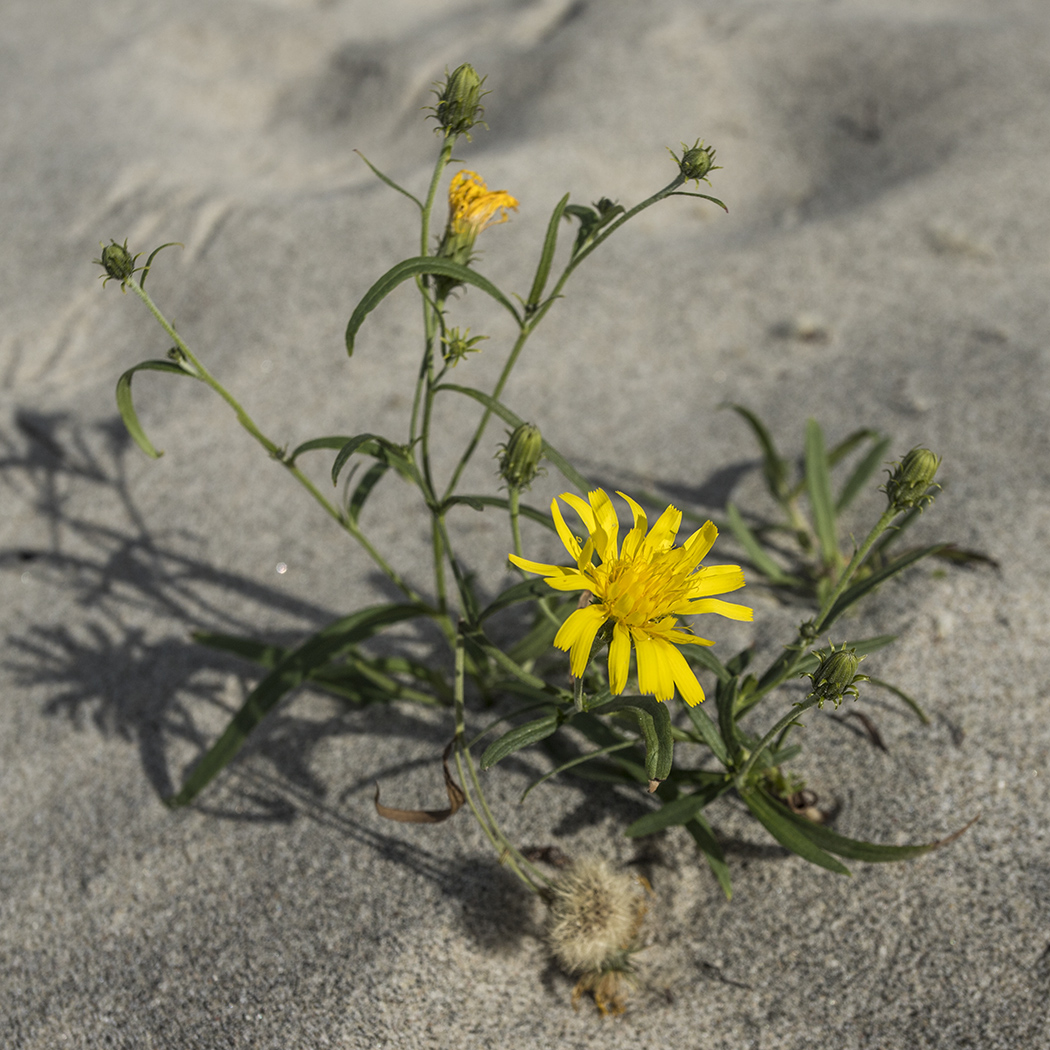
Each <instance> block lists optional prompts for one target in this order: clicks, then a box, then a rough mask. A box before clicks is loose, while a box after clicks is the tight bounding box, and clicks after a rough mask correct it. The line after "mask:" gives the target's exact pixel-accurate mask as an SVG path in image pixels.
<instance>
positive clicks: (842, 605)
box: [823, 543, 948, 630]
mask: <svg viewBox="0 0 1050 1050" xmlns="http://www.w3.org/2000/svg"><path fill="white" fill-rule="evenodd" d="M946 546H948V545H947V544H946V543H934V544H932V545H931V546H929V547H919V548H917V549H916V550H913V551H908V552H907V553H906V554H902V555H901V556H900V557H899V558H895V559H894V560H893V561H891V562H890V563H889V564H888V565H884V566H883V567H882V568H881V569H879V570H878V571H877V572H873V573H872V574H871V575H870V576H867V577H865V579H863V580H861V581H860V582H859V583H855V584H854V585H853V586H852V587H848V588H847V589H846V590H845V591H843V593H842V595H841V596H840V597H839V600H838V601H837V602H835V604H834V605H833V606H832V607H831V612H830V613H828V617H827V619H826V620H825V621H824V625H823V626H824V629H825V630H827V628H829V627H830V626H831V625H832V624H833V623H834V622H835V621H836V620H837V619H838V618H839V617H840V616H841V615H842V614H843V613H844V612H845V611H846V610H847V609H848V608H849V607H850V606H851V605H853V604H854V603H855V602H857V601H859V600H860V599H861V598H863V597H864V595H865V594H868V593H869V592H870V591H873V590H874V589H875V588H876V587H878V586H879V584H880V583H883V582H885V581H886V580H888V579H889V578H890V577H891V576H893V575H895V574H896V573H898V572H901V571H902V570H903V569H906V568H908V566H909V565H914V564H915V563H916V562H917V561H921V560H922V559H923V558H925V557H927V556H928V555H930V554H937V553H938V552H939V551H942V550H944V548H945V547H946Z"/></svg>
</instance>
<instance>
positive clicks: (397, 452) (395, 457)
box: [332, 434, 416, 485]
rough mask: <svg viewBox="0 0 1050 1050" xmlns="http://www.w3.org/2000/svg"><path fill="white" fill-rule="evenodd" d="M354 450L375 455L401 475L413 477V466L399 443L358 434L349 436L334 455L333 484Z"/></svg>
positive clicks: (372, 435)
mask: <svg viewBox="0 0 1050 1050" xmlns="http://www.w3.org/2000/svg"><path fill="white" fill-rule="evenodd" d="M355 452H363V453H365V454H366V455H369V456H375V458H376V459H378V460H381V461H383V462H386V463H389V464H390V466H392V467H394V468H395V469H396V470H397V472H398V473H399V474H401V475H402V476H403V477H407V478H412V479H415V473H416V471H415V466H414V465H413V463H412V460H410V459H409V458H408V456H406V455H405V452H404V449H402V448H401V446H400V445H395V444H394V442H392V441H388V440H387V439H386V438H382V437H379V436H378V435H376V434H358V435H357V436H356V437H352V438H350V440H349V441H347V443H346V444H345V445H343V447H342V448H341V449H340V450H339V454H338V455H337V456H336V457H335V462H334V463H333V464H332V484H333V485H335V484H337V482H338V481H339V474H340V472H341V471H342V469H343V467H345V466H346V463H347V461H348V460H349V459H350V457H351V456H352V455H353V454H354V453H355Z"/></svg>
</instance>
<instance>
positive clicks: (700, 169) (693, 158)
mask: <svg viewBox="0 0 1050 1050" xmlns="http://www.w3.org/2000/svg"><path fill="white" fill-rule="evenodd" d="M668 152H669V153H670V154H671V156H672V157H674V159H675V160H676V161H678V170H679V171H680V172H681V173H682V176H683V178H685V180H686V181H687V182H696V183H699V182H700V180H701V179H706V178H707V175H708V174H709V173H710V172H712V171H717V170H718V169H717V168H716V167H715V151H714V149H713V147H711V146H705V145H704V144H703V142H701V141H700V139H697V140H696V142H694V143H693V145H692V146H687V145H686V144H685V143H684V142H683V143H682V156H681V158H679V157H678V154H677V153H675V151H674V150H672V149H670V148H669V149H668Z"/></svg>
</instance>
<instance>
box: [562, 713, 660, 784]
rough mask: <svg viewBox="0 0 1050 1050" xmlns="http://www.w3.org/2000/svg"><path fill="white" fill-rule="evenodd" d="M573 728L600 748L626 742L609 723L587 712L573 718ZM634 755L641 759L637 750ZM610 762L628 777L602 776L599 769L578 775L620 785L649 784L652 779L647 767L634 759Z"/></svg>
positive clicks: (619, 758)
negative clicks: (623, 783) (611, 781)
mask: <svg viewBox="0 0 1050 1050" xmlns="http://www.w3.org/2000/svg"><path fill="white" fill-rule="evenodd" d="M572 726H573V728H575V729H578V730H579V731H580V732H581V733H582V734H583V735H584V736H585V737H586V738H587V739H588V740H590V742H591V743H592V744H597V745H598V746H599V747H608V746H609V745H610V744H619V743H623V741H624V737H623V736H621V734H620V733H618V732H617V731H616V730H615V729H613V728H612V726H610V725H609V724H608V723H607V722H605V721H603V720H602V719H601V718H597V717H596V716H595V715H592V714H589V713H587V712H584V713H583V714H574V715H573V716H572ZM629 742H633V741H629ZM632 753H633V754H634V755H638V757H639V758H640V757H641V755H640V753H639V752H638V750H637V749H633V752H632ZM609 761H610V762H612V763H614V764H615V765H617V766H619V767H620V769H622V770H623V771H624V773H625V774H626V777H624V776H619V775H616V776H612V775H602V774H601V773H599V771H598V770H597V769H586V770H580V771H579V772H578V774H577V775H578V776H581V777H587V778H588V779H591V780H605V781H610V780H615V781H617V782H620V783H622V782H624V781H625V780H628V781H635V782H640V783H642V784H648V782H649V780H650V779H651V778H650V777H649V776H648V775H647V774H646V770H645V767H644V766H643V765H642V763H641V762H637V761H634V760H633V759H632V758H628V757H625V756H624V755H616V756H615V757H613V758H611V759H610V760H609Z"/></svg>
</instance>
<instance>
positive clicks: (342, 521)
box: [126, 280, 423, 602]
mask: <svg viewBox="0 0 1050 1050" xmlns="http://www.w3.org/2000/svg"><path fill="white" fill-rule="evenodd" d="M126 283H127V286H128V287H129V288H130V289H131V290H132V291H133V292H134V293H135V294H136V295H137V296H138V297H139V298H140V299H141V300H142V301H143V303H145V304H146V307H147V309H148V310H149V312H150V313H151V314H153V316H154V318H155V319H156V321H157V323H158V324H159V325H160V326H161V328H163V329H164V331H165V332H166V333H167V334H168V335H169V336H170V337H171V339H172V340H173V341H174V343H175V346H176V348H177V349H178V351H179V353H180V354H181V355H182V356H183V358H184V359H185V360H186V361H188V362H189V363H190V365H191V366H192V369H187V370H186V371H187V373H188V374H189V375H192V376H193V377H194V378H196V379H199V380H200V381H201V382H202V383H204V384H205V385H207V386H209V387H210V388H211V389H212V390H214V391H215V393H216V394H218V395H219V397H221V398H222V399H223V401H225V402H226V403H227V404H228V405H229V406H230V408H232V409H233V411H234V414H235V415H236V416H237V422H238V423H240V424H241V426H242V427H244V429H245V430H247V431H248V433H249V434H251V436H252V437H253V438H255V440H256V441H257V442H258V443H259V444H260V445H262V447H263V448H264V449H266V451H267V452H268V453H269V455H270V457H271V458H272V459H274V460H276V461H277V462H278V463H280V464H281V465H282V466H283V467H284V468H285V470H287V471H288V473H289V474H291V475H292V477H294V478H295V480H296V481H298V482H299V484H300V485H302V486H303V488H305V489H306V491H307V492H309V493H310V495H311V496H313V498H314V499H315V500H316V501H317V503H319V504H320V505H321V507H322V508H323V509H324V511H325V512H326V513H327V514H328V515H329V516H330V517H331V518H333V519H334V520H335V521H336V522H338V523H339V525H340V526H342V528H343V529H344V530H345V531H346V532H348V533H349V534H350V535H351V536H353V538H354V539H355V540H357V542H358V543H359V544H360V545H361V546H362V547H363V548H364V549H365V551H366V552H367V553H368V555H369V556H370V557H371V558H372V560H373V561H374V562H375V563H376V565H378V566H379V568H380V569H381V570H382V571H383V573H384V574H385V575H386V577H387V578H388V579H389V580H390V581H391V583H393V584H394V586H396V587H397V588H398V590H400V591H401V593H402V594H404V595H405V597H406V598H408V599H410V600H411V601H414V602H422V600H423V599H422V598H421V597H420V595H418V594H417V593H416V592H415V591H414V590H413V589H412V588H411V587H410V586H409V585H408V584H407V583H406V582H405V581H404V580H403V579H402V578H401V576H400V574H399V573H398V572H397V571H396V570H395V569H394V568H393V566H391V565H390V564H389V563H388V562H387V560H386V559H385V558H384V557H383V556H382V555H381V554H380V553H379V551H378V550H376V548H375V547H374V546H372V544H371V543H370V542H369V541H368V539H367V538H366V536H365V535H364V533H363V532H361V530H360V529H359V528H358V527H357V525H355V524H354V523H353V522H352V521H350V520H349V519H348V518H347V517H346V515H345V514H343V513H342V512H341V511H340V510H339V509H338V508H337V507H335V506H334V505H333V504H332V503H331V502H330V501H329V500H328V499H326V498H325V496H324V495H322V493H321V491H320V490H319V489H318V488H317V486H316V485H315V484H314V483H313V482H312V481H311V480H310V479H309V478H308V477H307V476H306V475H305V474H304V473H303V472H302V471H301V470H300V469H299V468H298V467H297V466H296V465H295V464H294V463H289V462H288V461H287V459H286V458H285V453H284V449H282V448H281V447H280V446H278V445H277V444H276V443H275V442H273V441H271V440H270V438H268V437H267V436H266V435H265V434H264V433H263V432H262V431H261V430H260V429H259V428H258V426H256V424H255V421H254V420H253V419H252V417H251V416H249V415H248V413H247V412H246V411H245V410H244V408H243V406H242V405H241V404H240V402H239V401H238V400H237V399H236V398H235V397H234V396H233V395H232V394H231V393H230V392H229V391H228V390H227V389H226V388H225V387H224V386H223V385H222V384H221V383H220V382H219V381H218V380H217V379H216V378H215V377H214V376H213V375H212V374H211V373H210V372H209V371H208V369H207V368H205V367H204V365H203V363H202V362H201V361H200V359H199V358H198V357H197V355H196V354H194V353H193V351H192V350H191V349H190V348H189V347H188V346H187V345H186V343H184V342H183V340H182V337H181V336H180V335H179V334H178V332H176V331H175V329H174V327H173V326H172V325H171V324H170V323H169V321H168V319H167V318H166V317H165V316H164V315H163V314H162V313H161V312H160V310H159V309H158V308H157V306H156V304H155V303H154V302H153V300H152V299H151V298H150V296H149V293H148V292H147V291H146V290H145V289H144V288H143V287H142V286H141V285H140V284H138V283H136V282H135V281H132V280H129V281H127V282H126Z"/></svg>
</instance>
